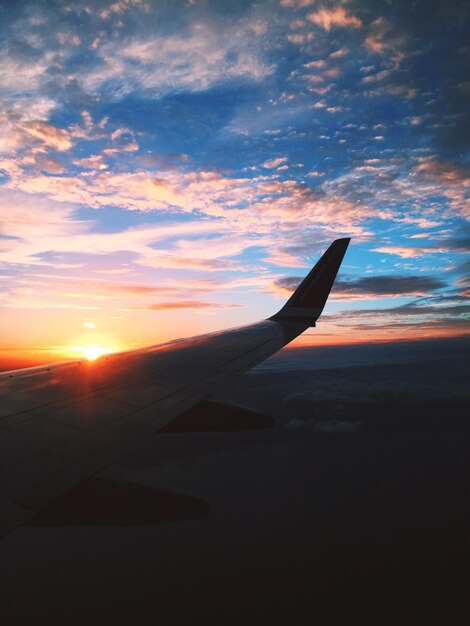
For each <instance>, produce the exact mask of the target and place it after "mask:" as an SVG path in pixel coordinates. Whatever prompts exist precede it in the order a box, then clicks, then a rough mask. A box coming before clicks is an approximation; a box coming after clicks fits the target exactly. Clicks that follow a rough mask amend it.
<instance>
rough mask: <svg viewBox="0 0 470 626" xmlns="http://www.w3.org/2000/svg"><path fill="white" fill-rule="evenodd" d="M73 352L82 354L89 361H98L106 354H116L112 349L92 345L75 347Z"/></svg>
mask: <svg viewBox="0 0 470 626" xmlns="http://www.w3.org/2000/svg"><path fill="white" fill-rule="evenodd" d="M72 351H73V352H79V353H81V354H82V355H83V356H84V357H85V358H86V359H87V360H88V361H96V359H99V357H100V356H103V355H104V354H111V352H114V350H112V349H111V348H107V347H105V346H100V345H97V344H90V345H87V346H74V347H73V348H72Z"/></svg>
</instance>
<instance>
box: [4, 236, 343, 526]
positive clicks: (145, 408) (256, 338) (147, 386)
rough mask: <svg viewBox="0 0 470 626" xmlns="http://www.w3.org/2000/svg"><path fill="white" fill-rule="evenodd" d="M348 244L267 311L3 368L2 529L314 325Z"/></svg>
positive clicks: (329, 253) (325, 257)
mask: <svg viewBox="0 0 470 626" xmlns="http://www.w3.org/2000/svg"><path fill="white" fill-rule="evenodd" d="M348 244H349V239H340V240H337V241H335V242H334V243H333V244H332V245H331V246H330V248H329V249H328V250H327V252H326V253H325V254H324V255H323V257H322V258H321V259H320V261H319V262H318V263H317V265H316V266H315V267H314V268H313V270H312V271H311V272H310V274H309V275H308V276H307V278H306V279H305V280H304V281H303V283H302V284H301V285H300V286H299V287H298V289H297V290H296V292H295V293H294V295H293V296H292V298H291V299H290V300H289V301H288V302H287V304H286V305H285V306H284V307H283V308H282V309H281V310H280V311H279V312H278V313H277V314H276V315H274V316H273V317H272V318H270V319H268V320H264V321H261V322H259V323H256V324H252V325H249V326H244V327H240V328H235V329H232V330H227V331H222V332H216V333H210V334H207V335H202V336H199V337H194V338H190V339H183V340H178V341H172V342H170V343H166V344H162V345H157V346H150V347H148V348H145V349H142V350H135V351H131V352H123V353H117V354H113V355H109V356H107V357H102V358H101V359H98V360H97V361H93V362H88V361H85V360H81V361H69V362H63V363H59V364H52V365H48V366H41V367H34V368H27V369H23V370H15V371H10V372H4V373H2V374H0V398H1V403H0V536H2V535H4V534H6V533H7V532H9V531H11V530H12V529H14V528H15V527H17V526H20V525H22V524H24V523H26V522H28V520H30V519H31V518H34V516H35V515H37V514H38V512H40V511H41V510H43V509H44V508H45V507H46V506H47V505H49V504H50V503H51V502H54V501H55V500H56V499H57V498H59V497H60V496H61V495H62V494H64V493H66V492H67V491H68V490H69V489H70V488H72V487H73V486H74V485H77V484H78V483H80V482H81V481H83V480H85V479H86V478H88V477H90V476H93V475H94V474H96V473H97V472H99V471H101V470H103V469H104V468H105V467H107V466H108V465H110V464H111V463H114V462H116V461H117V460H118V459H119V457H120V456H121V455H122V454H123V453H125V452H126V450H127V449H129V448H130V447H135V445H136V444H137V445H138V443H139V442H141V441H145V439H146V437H147V436H148V434H149V433H153V432H155V431H157V430H160V429H161V428H163V427H164V426H165V425H166V424H168V423H169V422H171V421H172V420H174V419H175V418H176V417H178V416H179V415H181V414H182V413H183V412H184V411H186V410H187V409H189V408H191V407H192V406H194V405H196V404H198V403H199V402H201V401H202V400H204V399H205V398H208V397H209V396H211V395H212V394H213V393H214V392H215V391H217V390H218V389H220V388H221V387H222V386H224V385H226V384H228V383H229V382H230V381H232V380H233V379H234V378H235V377H237V376H239V375H240V374H242V373H243V372H245V371H247V370H249V369H250V368H252V367H254V366H255V365H257V364H258V363H260V362H261V361H263V360H264V359H266V358H267V357H269V356H271V355H272V354H274V353H275V352H277V351H278V350H280V349H281V348H282V347H283V346H285V345H286V344H288V343H289V342H290V341H292V339H294V338H295V337H297V336H298V335H299V334H301V333H302V332H303V331H304V330H305V329H306V328H307V327H309V326H314V325H315V321H316V319H317V318H318V317H319V315H320V314H321V311H322V309H323V306H324V304H325V302H326V299H327V297H328V294H329V292H330V289H331V287H332V285H333V282H334V279H335V277H336V274H337V271H338V269H339V266H340V264H341V261H342V259H343V256H344V253H345V251H346V248H347V246H348Z"/></svg>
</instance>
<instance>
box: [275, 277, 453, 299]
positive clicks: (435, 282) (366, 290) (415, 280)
mask: <svg viewBox="0 0 470 626" xmlns="http://www.w3.org/2000/svg"><path fill="white" fill-rule="evenodd" d="M301 281H302V278H299V277H296V276H295V277H294V276H292V277H287V278H280V279H279V280H277V281H276V286H277V287H281V288H283V289H286V290H290V291H293V290H294V289H295V288H296V287H297V286H298V285H299V284H300V282H301ZM445 286H446V283H445V282H444V281H442V280H440V279H438V278H435V277H433V276H366V277H364V278H356V279H347V278H343V279H341V278H340V279H338V280H337V281H336V282H335V285H334V293H335V294H340V293H341V294H351V295H366V294H367V295H376V296H397V295H402V296H403V295H417V294H427V293H431V292H433V291H435V290H436V289H443V288H444V287H445Z"/></svg>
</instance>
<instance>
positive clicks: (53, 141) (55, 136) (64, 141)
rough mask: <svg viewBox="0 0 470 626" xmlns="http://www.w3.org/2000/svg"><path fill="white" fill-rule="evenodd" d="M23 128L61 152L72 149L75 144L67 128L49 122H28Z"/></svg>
mask: <svg viewBox="0 0 470 626" xmlns="http://www.w3.org/2000/svg"><path fill="white" fill-rule="evenodd" d="M23 129H24V130H25V131H26V132H27V133H28V134H29V135H31V136H32V137H34V138H35V139H38V140H39V141H41V142H42V143H43V144H44V145H46V146H49V147H50V148H53V149H54V150H59V151H60V152H64V151H66V150H70V148H71V147H72V145H73V144H72V141H71V139H70V135H69V133H68V132H67V131H66V130H64V129H63V128H57V127H56V126H53V125H52V124H48V123H47V122H28V123H26V124H24V125H23Z"/></svg>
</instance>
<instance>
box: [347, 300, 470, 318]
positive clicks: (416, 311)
mask: <svg viewBox="0 0 470 626" xmlns="http://www.w3.org/2000/svg"><path fill="white" fill-rule="evenodd" d="M467 313H470V304H461V305H456V306H447V307H442V306H420V305H419V304H418V303H411V304H405V305H403V306H397V307H391V308H388V309H359V310H354V311H341V314H340V317H341V318H344V317H381V316H386V315H392V316H395V315H396V316H408V315H413V316H415V315H435V316H436V317H441V316H449V315H450V316H455V315H464V314H467Z"/></svg>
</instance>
